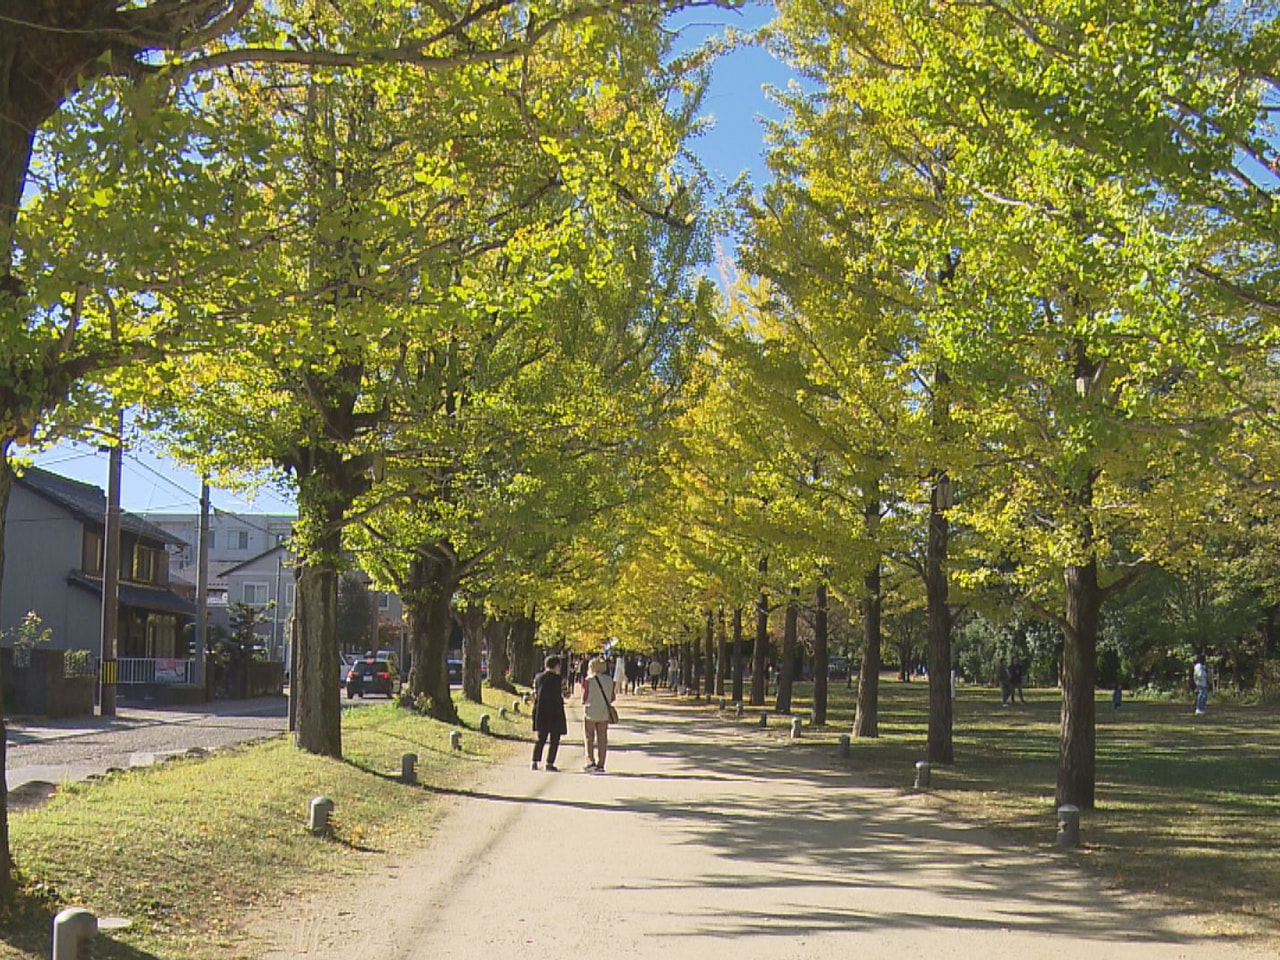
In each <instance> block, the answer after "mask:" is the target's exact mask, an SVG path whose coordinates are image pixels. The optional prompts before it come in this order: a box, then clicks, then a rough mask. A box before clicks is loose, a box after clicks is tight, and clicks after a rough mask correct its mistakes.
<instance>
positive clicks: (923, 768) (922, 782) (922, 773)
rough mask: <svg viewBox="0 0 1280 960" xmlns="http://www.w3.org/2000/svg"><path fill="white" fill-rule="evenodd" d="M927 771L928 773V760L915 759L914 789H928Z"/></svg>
mask: <svg viewBox="0 0 1280 960" xmlns="http://www.w3.org/2000/svg"><path fill="white" fill-rule="evenodd" d="M929 773H930V768H929V761H928V760H917V761H916V789H917V790H927V789H929Z"/></svg>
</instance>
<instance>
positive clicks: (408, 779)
mask: <svg viewBox="0 0 1280 960" xmlns="http://www.w3.org/2000/svg"><path fill="white" fill-rule="evenodd" d="M417 766H418V755H417V754H416V753H406V754H404V755H403V756H401V757H400V782H401V783H417V782H418V771H417V770H416V769H415V768H416V767H417Z"/></svg>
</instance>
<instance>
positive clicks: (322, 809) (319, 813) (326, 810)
mask: <svg viewBox="0 0 1280 960" xmlns="http://www.w3.org/2000/svg"><path fill="white" fill-rule="evenodd" d="M332 814H333V801H332V800H330V799H329V798H328V797H312V799H311V815H310V818H309V820H308V824H307V829H309V830H310V831H311V832H312V833H314V834H317V835H319V834H322V833H328V832H329V817H330V816H331V815H332Z"/></svg>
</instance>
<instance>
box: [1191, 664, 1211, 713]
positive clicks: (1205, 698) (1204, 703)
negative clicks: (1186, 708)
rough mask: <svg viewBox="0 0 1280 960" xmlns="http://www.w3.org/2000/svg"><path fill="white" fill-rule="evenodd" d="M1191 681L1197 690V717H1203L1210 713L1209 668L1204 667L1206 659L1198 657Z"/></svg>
mask: <svg viewBox="0 0 1280 960" xmlns="http://www.w3.org/2000/svg"><path fill="white" fill-rule="evenodd" d="M1191 681H1192V684H1193V685H1194V686H1195V688H1196V716H1197V717H1203V716H1204V715H1205V714H1206V713H1208V712H1209V711H1208V707H1209V668H1208V667H1206V666H1205V665H1204V657H1196V665H1195V666H1194V667H1193V668H1192V670H1191Z"/></svg>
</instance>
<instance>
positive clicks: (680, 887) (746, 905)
mask: <svg viewBox="0 0 1280 960" xmlns="http://www.w3.org/2000/svg"><path fill="white" fill-rule="evenodd" d="M621 709H622V713H623V717H624V722H623V724H622V725H621V726H620V727H618V728H615V731H614V733H615V737H616V740H617V741H618V745H619V747H620V749H619V750H617V751H616V752H615V753H613V754H611V756H610V759H609V768H610V772H609V773H608V774H605V775H593V774H585V773H581V772H577V771H580V770H581V764H582V759H583V758H582V751H581V747H580V746H572V745H571V746H569V747H568V748H567V749H565V750H564V751H562V755H561V761H560V764H561V767H562V769H563V770H564V771H565V772H562V773H559V774H555V773H546V772H534V771H531V770H529V769H528V762H527V760H525V759H523V758H522V759H521V760H520V761H519V762H518V763H517V762H512V763H509V764H506V765H504V766H503V767H502V768H501V769H499V770H498V771H496V772H495V773H494V774H493V775H492V776H491V777H490V778H489V780H488V782H487V783H486V784H485V785H484V786H483V787H482V788H481V789H479V790H477V791H476V792H471V793H464V794H462V795H460V796H458V798H457V799H456V801H455V805H454V809H453V810H452V811H451V813H450V814H449V816H448V819H446V820H445V821H444V823H443V824H442V826H441V828H440V830H439V831H438V834H437V836H436V837H435V838H434V839H433V841H432V843H431V844H430V845H429V846H428V847H427V848H424V849H422V850H420V851H417V852H416V853H413V854H410V855H408V856H407V857H405V858H404V859H402V860H401V862H398V863H394V864H391V865H388V866H387V867H385V868H384V869H382V870H381V871H379V872H377V873H375V874H373V875H370V876H367V877H365V878H364V879H363V880H361V881H359V882H358V883H348V884H345V885H338V886H335V887H332V888H330V889H328V890H326V891H325V892H324V894H323V895H318V896H316V897H314V898H312V899H311V900H309V901H308V902H305V903H302V904H289V905H287V906H286V908H285V911H282V913H281V915H280V916H278V917H275V918H267V919H265V921H264V925H266V926H272V927H274V928H275V929H277V930H278V931H279V933H278V942H277V944H276V948H275V952H272V953H268V954H267V956H268V957H269V958H270V960H291V958H302V957H305V958H308V960H339V958H341V960H364V958H368V960H374V958H376V960H428V958H430V960H472V958H476V957H484V958H485V960H517V958H518V960H553V958H555V960H559V958H561V957H563V956H566V955H570V954H572V955H574V956H593V957H601V958H608V960H619V958H646V960H648V958H653V960H659V958H661V960H673V958H685V957H702V956H722V957H729V956H732V957H733V958H734V960H757V958H758V960H789V958H797V960H798V958H805V960H808V958H846V957H865V958H872V960H878V958H889V957H892V958H894V960H899V958H902V960H907V958H921V960H924V958H928V960H940V958H968V960H975V958H980V960H1006V958H1007V960H1042V958H1043V960H1048V958H1055V960H1056V958H1059V957H1088V958H1090V960H1157V958H1159V960H1172V958H1178V957H1187V958H1190V957H1196V958H1212V960H1242V958H1247V957H1262V956H1268V955H1270V954H1268V953H1265V952H1263V951H1261V950H1255V949H1253V948H1250V947H1249V946H1247V945H1242V944H1238V943H1234V942H1231V941H1227V940H1225V939H1222V938H1219V937H1213V936H1210V935H1209V934H1208V933H1207V932H1205V931H1204V930H1203V929H1202V928H1201V927H1200V926H1198V925H1196V924H1195V923H1193V922H1191V921H1189V920H1187V919H1186V918H1181V917H1178V916H1176V915H1173V914H1172V913H1170V912H1169V911H1168V910H1167V909H1165V908H1163V907H1162V906H1161V905H1160V904H1157V903H1154V902H1149V901H1144V900H1141V899H1138V898H1136V897H1132V896H1128V895H1123V894H1120V893H1118V892H1115V891H1111V890H1107V889H1105V888H1102V887H1100V885H1099V884H1098V882H1097V881H1096V880H1095V879H1093V878H1090V877H1088V876H1086V875H1085V874H1083V873H1081V872H1080V871H1078V870H1076V869H1075V868H1073V867H1071V866H1070V865H1069V864H1066V863H1065V862H1063V861H1062V860H1060V859H1058V858H1055V857H1053V856H1050V855H1047V854H1041V853H1038V852H1035V851H1030V850H1027V849H1025V848H1022V847H1013V846H1010V845H1008V844H1006V843H1002V842H1001V841H1000V840H999V838H997V837H996V836H994V835H992V834H990V833H988V832H986V831H984V830H982V829H979V828H975V827H971V826H968V825H965V824H957V823H952V822H945V823H944V822H939V821H938V814H937V813H936V812H935V811H934V810H933V809H932V808H930V807H929V806H928V805H927V804H925V803H924V802H921V801H918V800H916V799H914V798H912V797H909V796H902V795H900V794H899V793H897V792H896V791H890V790H885V789H876V788H871V787H867V786H865V785H859V784H858V783H856V782H855V781H854V779H853V778H852V777H851V776H850V774H849V773H848V771H847V770H844V769H842V768H840V767H839V766H838V764H837V762H836V761H835V759H834V758H833V757H832V756H830V754H829V752H827V751H822V750H803V749H793V748H789V746H788V745H787V744H786V743H784V742H780V741H779V740H778V739H777V738H776V737H771V736H768V735H761V734H760V733H759V732H758V731H753V730H751V729H750V728H749V727H748V726H747V725H746V724H743V725H740V726H735V725H732V724H729V723H724V722H720V721H716V720H714V719H709V718H706V717H705V716H703V715H701V714H697V713H692V712H690V711H688V710H682V709H680V708H679V707H677V706H675V705H673V704H670V703H669V702H665V703H664V701H663V700H662V699H661V698H651V697H645V698H642V699H634V698H633V699H624V700H623V702H622V704H621ZM571 729H575V730H576V729H578V728H577V727H575V726H574V725H573V720H572V719H571ZM570 771H572V772H570Z"/></svg>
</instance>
